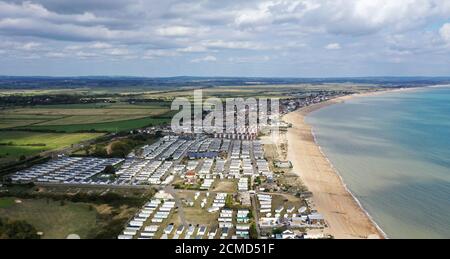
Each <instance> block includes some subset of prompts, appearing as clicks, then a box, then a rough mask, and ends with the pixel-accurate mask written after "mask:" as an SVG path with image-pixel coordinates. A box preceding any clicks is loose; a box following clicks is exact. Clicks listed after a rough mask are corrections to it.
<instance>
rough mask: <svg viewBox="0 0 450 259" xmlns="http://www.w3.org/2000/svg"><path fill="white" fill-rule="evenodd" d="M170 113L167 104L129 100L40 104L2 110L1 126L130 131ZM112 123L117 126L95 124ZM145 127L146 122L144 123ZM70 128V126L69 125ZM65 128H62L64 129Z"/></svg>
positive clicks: (57, 129)
mask: <svg viewBox="0 0 450 259" xmlns="http://www.w3.org/2000/svg"><path fill="white" fill-rule="evenodd" d="M168 112H169V107H168V106H167V104H164V103H155V104H142V105H133V104H128V103H98V104H68V105H39V106H34V107H15V108H7V109H2V110H0V129H11V128H21V129H23V128H30V129H44V130H45V129H48V130H56V131H66V130H64V126H79V127H78V128H77V127H74V128H75V129H69V130H67V132H73V131H82V130H91V129H95V130H96V129H97V128H99V130H105V128H106V131H114V130H115V129H114V130H112V128H113V127H114V128H119V130H120V129H122V128H123V129H124V130H128V129H130V127H131V128H133V127H134V128H136V126H133V125H132V124H133V123H136V124H137V127H139V126H140V125H142V123H139V120H142V119H143V120H146V121H148V119H147V118H153V117H159V116H162V115H164V114H166V113H168ZM113 122H125V123H118V125H117V126H114V125H113V126H112V127H111V125H92V124H103V123H113ZM143 126H146V125H143ZM53 127H54V128H53ZM69 128H70V127H69ZM61 129H62V130H61Z"/></svg>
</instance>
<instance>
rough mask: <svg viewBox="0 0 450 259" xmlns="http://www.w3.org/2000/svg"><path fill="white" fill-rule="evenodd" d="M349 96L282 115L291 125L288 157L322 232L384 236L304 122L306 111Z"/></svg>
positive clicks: (343, 236)
mask: <svg viewBox="0 0 450 259" xmlns="http://www.w3.org/2000/svg"><path fill="white" fill-rule="evenodd" d="M372 94H377V93H372ZM352 97H354V96H345V97H340V98H337V99H334V100H330V101H327V102H324V103H320V104H315V105H312V106H309V107H305V108H303V109H300V110H298V111H295V112H292V113H290V114H287V115H285V117H284V121H286V122H288V123H291V124H292V125H293V126H292V128H290V129H289V131H288V133H287V136H286V138H287V143H288V152H287V158H288V159H289V160H290V161H291V162H292V164H293V166H294V172H295V173H297V174H298V175H299V176H300V177H301V179H302V181H303V182H304V184H305V185H306V186H307V187H308V188H309V190H310V191H311V192H313V195H314V197H313V202H314V205H315V208H316V209H317V210H318V212H319V213H321V214H322V215H323V216H324V217H325V219H326V222H327V224H328V228H326V229H325V230H324V233H325V234H330V235H332V236H333V237H334V238H337V239H367V238H370V239H374V238H384V235H383V233H382V232H381V231H380V230H379V229H378V228H377V227H376V225H375V223H374V222H373V221H372V220H371V219H370V217H369V215H367V214H366V213H365V211H364V210H363V209H362V207H361V206H360V204H359V203H358V202H357V200H356V199H355V198H354V197H353V196H352V195H351V193H350V192H349V191H348V190H347V188H346V187H345V184H344V183H343V181H342V179H341V177H340V176H339V174H338V173H337V171H335V169H334V168H333V165H332V164H331V163H330V162H329V160H328V159H327V158H326V157H325V155H324V154H323V152H322V151H321V149H320V147H319V146H318V145H317V144H316V142H315V139H314V135H313V133H312V128H311V126H310V125H308V124H307V123H305V117H306V116H307V115H308V114H309V113H311V112H313V111H315V110H318V109H321V108H323V107H326V106H329V105H333V104H336V103H339V102H343V101H345V100H348V99H350V98H352Z"/></svg>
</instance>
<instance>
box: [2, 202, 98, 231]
mask: <svg viewBox="0 0 450 259" xmlns="http://www.w3.org/2000/svg"><path fill="white" fill-rule="evenodd" d="M5 204H7V205H8V206H2V205H5ZM0 215H1V216H2V217H6V218H9V219H14V220H25V221H27V222H28V223H30V224H31V225H33V226H34V227H35V228H36V230H37V231H39V232H43V236H42V238H48V239H55V238H56V239H64V238H66V237H67V236H68V235H70V234H76V235H78V236H80V237H81V238H87V237H88V236H89V233H90V231H91V230H92V229H94V228H95V227H96V225H97V212H96V210H95V209H90V208H89V205H88V204H84V203H71V202H66V203H65V204H63V206H62V205H61V203H60V202H57V201H52V200H48V201H47V200H45V199H34V200H19V199H14V198H0Z"/></svg>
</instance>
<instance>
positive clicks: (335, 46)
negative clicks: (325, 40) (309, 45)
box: [325, 43, 342, 50]
mask: <svg viewBox="0 0 450 259" xmlns="http://www.w3.org/2000/svg"><path fill="white" fill-rule="evenodd" d="M341 48H342V47H341V44H339V43H330V44H328V45H326V46H325V49H328V50H339V49H341Z"/></svg>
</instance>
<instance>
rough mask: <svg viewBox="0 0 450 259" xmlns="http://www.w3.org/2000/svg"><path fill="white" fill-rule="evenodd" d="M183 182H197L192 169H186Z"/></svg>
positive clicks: (195, 174)
mask: <svg viewBox="0 0 450 259" xmlns="http://www.w3.org/2000/svg"><path fill="white" fill-rule="evenodd" d="M184 182H185V184H191V185H192V184H196V183H197V173H196V172H195V171H194V170H190V171H187V172H186V174H185V179H184Z"/></svg>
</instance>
